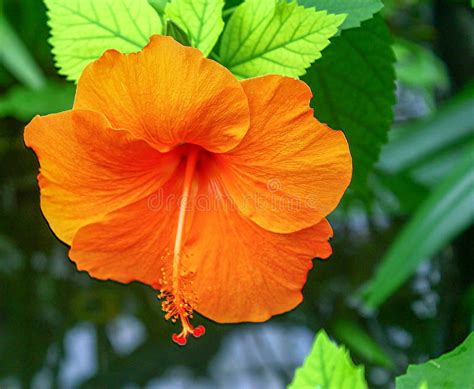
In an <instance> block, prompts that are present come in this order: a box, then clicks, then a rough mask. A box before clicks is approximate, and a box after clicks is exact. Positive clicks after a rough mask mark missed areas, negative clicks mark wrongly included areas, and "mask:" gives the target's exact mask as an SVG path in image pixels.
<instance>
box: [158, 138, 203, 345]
mask: <svg viewBox="0 0 474 389" xmlns="http://www.w3.org/2000/svg"><path fill="white" fill-rule="evenodd" d="M198 155H199V148H197V147H193V148H191V149H190V151H189V154H188V156H187V160H186V170H185V173H184V182H183V193H182V197H181V201H180V205H179V216H178V227H177V229H176V238H175V244H174V249H173V270H172V275H171V280H167V277H166V274H165V271H164V269H162V282H161V284H162V288H161V289H160V294H159V295H158V297H159V298H160V299H162V303H161V308H162V309H163V312H165V319H166V320H170V319H171V321H172V322H173V323H175V322H177V321H178V320H179V321H180V322H181V326H182V330H181V332H180V333H179V334H173V336H172V339H173V341H174V342H175V343H177V344H178V345H180V346H184V345H185V344H186V343H187V339H188V336H189V335H192V336H194V337H196V338H198V337H200V336H202V335H204V333H205V332H206V329H205V328H204V326H202V325H199V326H197V327H193V326H192V325H191V323H190V321H189V320H190V319H192V317H193V309H194V308H195V304H194V302H193V301H190V298H189V294H188V293H186V288H187V287H188V286H189V285H187V284H186V282H187V281H186V280H184V279H183V277H182V275H181V273H182V258H183V244H184V237H183V233H184V227H185V225H186V213H187V212H186V211H187V210H188V209H189V208H188V206H189V199H190V192H191V186H192V182H193V176H194V173H195V170H196V164H197V160H198Z"/></svg>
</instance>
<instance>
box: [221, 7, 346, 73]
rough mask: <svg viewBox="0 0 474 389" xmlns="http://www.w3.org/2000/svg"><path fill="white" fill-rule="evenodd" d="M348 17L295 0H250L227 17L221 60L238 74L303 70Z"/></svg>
mask: <svg viewBox="0 0 474 389" xmlns="http://www.w3.org/2000/svg"><path fill="white" fill-rule="evenodd" d="M344 18H345V15H331V14H328V13H327V12H326V11H320V12H316V11H315V10H314V9H310V8H304V7H301V6H298V4H296V3H294V2H292V3H287V2H286V1H283V0H247V1H245V2H244V3H243V4H242V5H240V6H239V7H238V8H237V9H236V10H235V12H234V13H233V14H232V16H231V18H230V20H229V22H228V23H227V26H226V29H225V31H224V34H223V36H222V42H221V49H220V59H221V62H222V63H223V64H224V65H225V66H226V67H227V68H229V69H230V70H231V71H232V72H233V73H234V74H235V75H236V76H238V77H240V78H249V77H256V76H262V75H265V74H281V75H284V76H290V77H298V76H301V75H303V74H304V73H305V71H306V69H307V68H308V67H309V66H310V64H311V63H312V62H313V61H314V60H316V59H318V58H320V57H321V51H322V50H323V49H324V48H325V47H326V46H327V45H329V38H331V37H332V36H333V35H334V34H335V33H336V32H337V28H338V26H339V25H340V24H341V23H342V22H343V21H344Z"/></svg>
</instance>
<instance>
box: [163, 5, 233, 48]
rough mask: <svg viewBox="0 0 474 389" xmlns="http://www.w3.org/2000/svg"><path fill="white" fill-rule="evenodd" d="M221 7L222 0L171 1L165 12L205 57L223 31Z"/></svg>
mask: <svg viewBox="0 0 474 389" xmlns="http://www.w3.org/2000/svg"><path fill="white" fill-rule="evenodd" d="M223 7H224V0H172V1H171V2H170V3H168V5H167V6H166V11H165V12H166V16H168V17H169V18H170V19H171V20H172V21H173V22H175V23H176V24H177V25H178V26H179V27H181V28H182V29H183V31H185V32H186V33H187V34H188V36H189V38H190V40H191V44H192V46H193V47H197V48H198V49H199V50H201V51H202V52H203V54H204V55H205V56H206V57H207V56H208V55H209V53H210V52H211V50H212V48H213V47H214V45H215V44H216V42H217V39H218V38H219V35H221V32H222V30H223V29H224V21H223V20H222V8H223Z"/></svg>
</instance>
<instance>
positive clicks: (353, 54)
mask: <svg viewBox="0 0 474 389" xmlns="http://www.w3.org/2000/svg"><path fill="white" fill-rule="evenodd" d="M391 43H392V40H391V37H390V33H389V31H388V29H387V27H386V25H385V23H384V22H383V20H382V19H380V18H378V17H377V18H374V19H371V20H368V21H366V22H364V23H363V24H362V26H361V27H360V28H357V29H352V30H346V31H343V32H342V33H341V35H340V36H338V37H336V38H334V39H333V41H332V43H331V45H330V46H329V47H328V48H327V49H326V50H325V52H324V56H323V57H322V58H321V59H320V60H318V61H317V62H316V63H314V64H313V65H312V66H311V68H310V69H309V70H308V72H307V74H306V75H305V76H304V77H303V81H305V82H306V83H308V84H309V85H310V87H311V89H312V91H313V94H314V99H313V102H312V105H313V107H314V110H315V115H316V117H317V118H318V119H319V120H320V121H322V122H325V123H327V124H329V126H330V127H332V128H333V129H342V130H343V131H344V133H345V134H346V136H347V139H348V141H349V146H350V149H351V153H352V158H353V165H354V174H353V179H352V184H351V187H352V188H353V189H356V190H359V191H362V190H363V188H364V187H365V184H366V180H367V174H368V172H369V171H370V170H371V169H372V167H373V165H374V163H375V162H376V161H377V159H378V156H379V153H380V149H381V147H382V145H383V144H384V143H385V142H386V141H387V132H388V130H389V129H390V125H391V123H392V117H393V114H392V106H393V104H394V103H395V71H394V67H393V64H394V61H395V57H394V54H393V51H392V48H391V46H390V45H391Z"/></svg>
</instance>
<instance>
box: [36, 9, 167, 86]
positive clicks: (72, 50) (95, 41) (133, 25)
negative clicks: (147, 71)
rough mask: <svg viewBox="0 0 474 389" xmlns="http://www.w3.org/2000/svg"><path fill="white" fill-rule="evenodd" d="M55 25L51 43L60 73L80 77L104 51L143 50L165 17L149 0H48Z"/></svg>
mask: <svg viewBox="0 0 474 389" xmlns="http://www.w3.org/2000/svg"><path fill="white" fill-rule="evenodd" d="M45 3H46V6H47V7H48V16H49V19H50V20H49V25H50V27H51V39H50V43H51V45H52V46H53V50H52V51H53V54H54V58H55V61H56V65H57V66H58V67H59V73H60V74H62V75H65V76H67V78H68V80H78V79H79V76H80V75H81V73H82V70H83V69H84V67H85V66H86V65H87V64H88V63H89V62H91V61H94V60H96V59H98V58H99V57H100V56H101V55H102V54H103V53H104V51H106V50H108V49H116V50H119V51H121V52H122V53H131V52H136V51H139V50H141V49H142V48H143V47H144V46H145V45H146V44H147V43H148V41H149V38H150V36H151V35H153V34H160V33H161V32H162V24H161V19H160V17H159V16H158V14H157V13H156V12H155V10H154V9H153V7H152V6H151V5H150V4H148V2H147V1H146V0H117V1H109V0H103V1H96V0H69V1H67V2H66V1H62V0H45Z"/></svg>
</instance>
